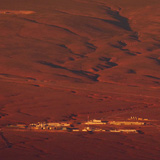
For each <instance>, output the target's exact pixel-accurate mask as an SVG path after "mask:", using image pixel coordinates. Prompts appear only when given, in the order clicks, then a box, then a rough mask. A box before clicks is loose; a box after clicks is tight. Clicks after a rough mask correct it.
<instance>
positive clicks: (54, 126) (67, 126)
mask: <svg viewBox="0 0 160 160" xmlns="http://www.w3.org/2000/svg"><path fill="white" fill-rule="evenodd" d="M133 119H134V120H135V118H134V117H132V121H130V120H128V121H102V120H97V119H93V120H88V121H87V122H83V123H75V122H74V123H73V124H71V123H68V122H48V123H47V122H38V123H32V124H29V125H24V124H17V125H15V126H14V125H9V126H8V127H16V128H18V129H29V130H46V131H47V130H52V131H55V132H56V131H68V132H124V133H138V131H137V130H136V129H126V128H125V129H122V128H124V127H123V126H124V125H126V126H131V125H134V126H135V125H138V126H139V125H145V124H146V123H145V122H143V121H133ZM137 120H138V119H137ZM113 125H115V126H118V125H122V127H118V129H106V127H108V128H111V127H113ZM99 126H102V127H101V128H100V127H99ZM75 127H76V128H75ZM116 128H117V127H116ZM120 128H121V129H120Z"/></svg>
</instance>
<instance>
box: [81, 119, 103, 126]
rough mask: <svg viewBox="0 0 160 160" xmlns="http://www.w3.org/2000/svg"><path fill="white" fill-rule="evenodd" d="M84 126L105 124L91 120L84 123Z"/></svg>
mask: <svg viewBox="0 0 160 160" xmlns="http://www.w3.org/2000/svg"><path fill="white" fill-rule="evenodd" d="M84 124H87V125H103V124H106V122H102V121H101V120H97V119H93V120H90V121H87V122H85V123H84Z"/></svg>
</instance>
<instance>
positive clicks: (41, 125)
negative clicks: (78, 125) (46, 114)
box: [28, 122, 71, 130]
mask: <svg viewBox="0 0 160 160" xmlns="http://www.w3.org/2000/svg"><path fill="white" fill-rule="evenodd" d="M70 126H71V124H70V123H64V122H61V123H55V122H51V123H45V122H38V123H32V124H30V125H29V126H28V129H42V130H67V128H68V127H70Z"/></svg>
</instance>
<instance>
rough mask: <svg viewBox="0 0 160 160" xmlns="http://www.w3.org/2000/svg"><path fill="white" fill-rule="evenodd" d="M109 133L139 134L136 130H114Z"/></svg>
mask: <svg viewBox="0 0 160 160" xmlns="http://www.w3.org/2000/svg"><path fill="white" fill-rule="evenodd" d="M109 132H124V133H138V132H137V130H135V129H114V130H109Z"/></svg>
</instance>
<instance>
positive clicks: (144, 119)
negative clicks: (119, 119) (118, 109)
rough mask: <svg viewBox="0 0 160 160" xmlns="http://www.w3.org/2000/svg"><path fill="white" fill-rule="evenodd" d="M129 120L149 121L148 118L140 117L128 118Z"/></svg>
mask: <svg viewBox="0 0 160 160" xmlns="http://www.w3.org/2000/svg"><path fill="white" fill-rule="evenodd" d="M128 120H136V121H148V120H149V119H147V118H139V117H134V116H131V117H130V118H128Z"/></svg>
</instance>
